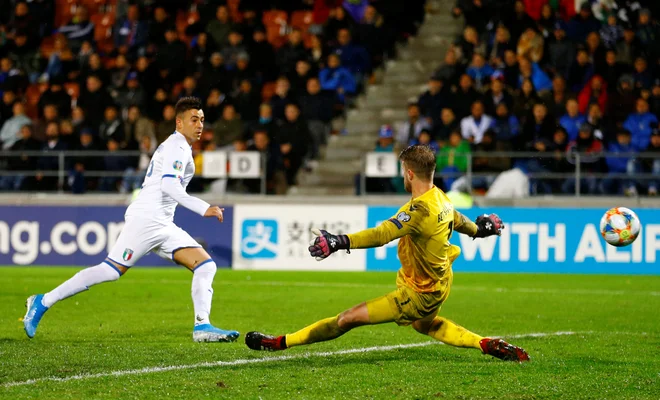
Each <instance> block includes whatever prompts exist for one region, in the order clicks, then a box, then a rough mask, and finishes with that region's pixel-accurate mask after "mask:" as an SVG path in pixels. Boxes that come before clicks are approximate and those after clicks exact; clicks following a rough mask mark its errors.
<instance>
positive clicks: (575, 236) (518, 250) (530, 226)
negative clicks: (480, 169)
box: [367, 207, 660, 274]
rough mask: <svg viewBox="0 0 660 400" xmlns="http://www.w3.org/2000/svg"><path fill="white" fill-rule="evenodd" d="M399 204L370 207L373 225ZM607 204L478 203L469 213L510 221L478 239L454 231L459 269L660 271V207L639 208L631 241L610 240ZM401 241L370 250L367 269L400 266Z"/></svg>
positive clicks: (385, 218)
mask: <svg viewBox="0 0 660 400" xmlns="http://www.w3.org/2000/svg"><path fill="white" fill-rule="evenodd" d="M397 210H398V208H396V207H369V208H368V215H367V224H368V226H369V227H374V226H376V225H378V224H379V223H381V222H382V221H384V220H387V219H388V218H390V217H392V215H394V214H395V213H396V211H397ZM605 211H606V210H602V209H564V208H562V209H546V208H543V209H533V208H489V209H479V208H473V209H470V210H465V211H464V214H465V215H466V216H468V217H469V218H471V219H473V220H474V218H476V217H477V216H478V215H479V214H482V213H497V214H498V215H499V216H500V217H501V218H502V220H503V221H504V224H505V226H506V229H504V230H503V232H502V236H501V237H492V238H487V239H476V240H472V239H471V238H469V237H467V236H465V235H461V234H457V233H455V234H454V235H453V236H452V239H451V242H452V243H453V244H456V245H458V246H460V247H461V251H462V253H461V256H460V257H459V258H458V259H457V260H456V262H455V263H454V270H455V271H474V272H542V273H585V274H592V273H600V274H660V263H658V262H657V260H658V256H660V254H658V253H659V252H660V212H659V211H660V210H653V209H639V210H635V212H636V213H637V216H638V217H639V219H640V221H641V224H642V232H641V235H640V237H638V238H637V240H636V241H635V242H634V243H633V244H632V245H630V246H627V247H623V248H617V247H613V246H610V245H608V244H607V243H606V242H605V241H604V240H603V238H602V237H601V235H600V229H599V224H600V219H601V217H602V215H603V213H604V212H605ZM396 244H397V243H396V242H393V243H390V244H388V245H385V246H383V247H380V248H376V249H369V250H367V270H368V271H394V270H397V269H399V267H400V265H399V261H398V257H397V254H396V253H397V249H396Z"/></svg>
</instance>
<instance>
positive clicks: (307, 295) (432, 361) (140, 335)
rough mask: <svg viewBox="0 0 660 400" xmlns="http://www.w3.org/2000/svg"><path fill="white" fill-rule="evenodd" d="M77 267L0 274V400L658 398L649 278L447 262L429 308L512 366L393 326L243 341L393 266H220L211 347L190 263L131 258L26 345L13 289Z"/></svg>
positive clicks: (371, 292)
mask: <svg viewBox="0 0 660 400" xmlns="http://www.w3.org/2000/svg"><path fill="white" fill-rule="evenodd" d="M457 269H459V268H458V267H457ZM459 270H460V269H459ZM75 271H76V269H73V268H37V267H30V268H2V269H1V270H0V272H1V275H0V398H6V399H22V398H34V399H51V398H52V399H66V398H72V399H81V398H85V399H89V398H112V399H115V398H147V399H164V398H167V399H169V398H183V399H188V398H189V399H199V398H232V399H236V398H241V399H242V398H247V399H256V398H264V399H329V398H334V399H347V398H359V399H381V398H401V399H432V398H447V399H472V398H487V399H583V398H584V399H658V398H660V319H659V317H658V315H659V314H658V313H659V311H660V277H649V276H636V277H635V276H623V275H621V276H587V275H532V274H472V273H461V272H456V275H455V277H454V287H453V288H452V292H451V295H450V296H449V299H448V300H447V302H446V303H445V304H444V305H443V308H442V310H441V314H442V315H443V316H445V317H447V318H450V319H452V320H454V321H456V322H457V323H459V324H461V325H463V326H465V327H467V328H468V329H471V330H473V331H475V332H477V333H480V334H482V335H501V336H503V337H505V338H510V340H511V341H512V342H513V343H515V344H518V345H520V346H522V347H524V348H525V349H526V350H527V351H528V352H529V353H530V355H531V357H532V362H531V363H528V364H523V365H520V364H515V363H506V362H502V361H499V360H497V359H494V358H492V357H489V356H484V355H481V354H480V353H479V352H478V351H476V350H472V349H458V348H452V347H449V346H444V345H435V344H428V343H426V342H429V340H430V338H428V337H425V336H422V335H420V334H418V333H416V332H415V331H413V329H412V328H409V327H398V326H396V325H394V324H388V325H380V326H374V327H363V328H358V329H356V330H354V331H352V332H349V333H348V334H346V335H344V336H343V337H341V338H339V339H337V340H335V341H331V342H325V343H319V344H315V345H312V346H308V347H304V348H303V347H301V348H294V349H290V350H287V351H285V352H281V353H262V352H253V351H251V350H249V349H248V348H247V347H246V346H245V344H244V335H245V333H247V332H248V331H250V330H262V331H266V332H269V333H275V334H280V333H286V332H292V331H295V330H297V329H299V328H301V327H303V326H304V325H306V324H308V323H311V322H314V321H316V320H318V319H320V318H323V317H327V316H332V315H335V314H337V313H338V312H340V311H342V310H344V309H346V308H347V307H350V306H352V305H354V304H357V303H359V302H361V301H364V300H367V299H370V298H373V297H376V296H379V295H381V294H384V293H386V292H387V291H389V290H391V289H392V288H393V287H394V277H395V275H394V273H339V272H337V273H320V272H318V273H313V272H309V273H307V272H306V273H301V272H256V271H249V272H248V271H230V270H220V271H219V272H218V274H217V275H216V278H215V285H214V287H215V296H214V304H213V311H212V315H211V316H212V322H213V323H215V324H216V325H218V326H220V327H224V328H231V329H237V330H239V331H240V332H241V337H240V339H239V340H238V341H237V342H235V343H220V344H217V343H213V344H209V343H193V342H192V322H193V315H192V302H191V299H190V281H191V274H190V272H188V271H186V270H184V269H174V268H168V269H149V268H140V267H137V268H133V269H132V270H131V271H130V272H129V273H128V274H127V275H126V276H125V277H123V278H122V279H120V281H119V282H113V283H109V284H104V285H100V286H96V287H93V288H92V289H91V290H89V291H87V292H85V293H81V294H80V295H78V296H76V297H75V298H72V299H67V300H65V301H64V302H62V303H60V304H58V305H56V306H55V307H53V309H52V310H50V311H49V312H48V313H47V314H46V316H45V317H44V319H43V320H42V324H41V325H40V327H39V330H38V332H37V336H36V337H35V338H34V339H32V340H28V339H27V337H26V336H25V334H24V332H23V325H22V322H21V318H22V316H23V314H24V312H25V308H24V303H25V299H26V297H27V296H28V295H30V294H33V293H37V292H43V291H46V290H48V289H50V288H52V287H54V286H55V285H57V284H59V283H60V282H61V281H63V280H65V279H67V278H68V277H70V276H71V275H73V274H74V273H75ZM558 332H564V333H566V332H569V333H566V334H559V333H558ZM419 343H422V345H419V346H404V347H398V348H397V347H394V346H397V345H409V344H419ZM387 346H390V347H387ZM365 348H366V350H363V349H365ZM350 349H362V350H356V351H354V352H345V350H350ZM263 359H267V360H266V361H264V360H263ZM268 359H269V360H268ZM113 373H116V375H113ZM52 378H63V379H62V380H54V379H52Z"/></svg>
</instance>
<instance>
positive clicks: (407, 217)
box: [396, 211, 410, 222]
mask: <svg viewBox="0 0 660 400" xmlns="http://www.w3.org/2000/svg"><path fill="white" fill-rule="evenodd" d="M396 219H398V220H399V221H401V222H408V221H410V214H408V213H406V212H405V211H401V212H400V213H399V215H397V216H396Z"/></svg>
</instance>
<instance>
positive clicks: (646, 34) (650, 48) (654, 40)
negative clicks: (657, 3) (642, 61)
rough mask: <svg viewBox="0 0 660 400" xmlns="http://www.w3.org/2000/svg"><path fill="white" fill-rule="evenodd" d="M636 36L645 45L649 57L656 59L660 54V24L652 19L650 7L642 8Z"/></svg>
mask: <svg viewBox="0 0 660 400" xmlns="http://www.w3.org/2000/svg"><path fill="white" fill-rule="evenodd" d="M635 37H637V39H638V40H639V43H641V45H642V46H643V47H644V50H645V51H644V53H645V54H646V56H647V57H648V58H649V59H651V60H654V59H657V58H658V56H660V44H659V43H658V41H659V40H660V26H659V25H658V23H657V22H655V21H652V20H651V11H650V10H649V9H646V8H645V9H642V10H640V12H639V19H638V21H637V32H636V34H635Z"/></svg>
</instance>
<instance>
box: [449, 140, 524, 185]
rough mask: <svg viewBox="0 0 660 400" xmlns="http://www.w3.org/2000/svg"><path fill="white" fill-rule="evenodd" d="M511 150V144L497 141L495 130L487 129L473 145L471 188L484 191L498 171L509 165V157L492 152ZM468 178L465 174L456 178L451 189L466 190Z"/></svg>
mask: <svg viewBox="0 0 660 400" xmlns="http://www.w3.org/2000/svg"><path fill="white" fill-rule="evenodd" d="M510 150H511V145H510V143H508V142H505V141H499V140H497V139H496V137H495V132H493V131H492V130H490V129H489V130H487V131H486V132H484V135H483V138H482V140H481V142H480V143H479V144H477V145H476V146H475V153H481V155H477V154H475V155H474V157H473V158H472V171H473V172H474V173H475V174H476V175H477V176H473V177H472V186H471V187H472V189H473V190H474V189H477V190H482V191H486V190H488V188H489V187H490V185H491V184H492V183H493V182H494V181H495V178H497V175H499V173H500V172H503V171H506V170H508V169H509V168H510V167H511V159H510V158H509V157H503V156H501V155H494V154H492V153H502V152H506V151H510ZM468 183H469V181H468V179H467V177H465V176H462V177H461V178H459V179H457V180H456V181H455V182H454V183H453V184H452V185H451V190H452V191H460V192H467V191H468Z"/></svg>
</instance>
